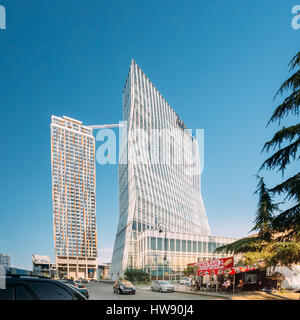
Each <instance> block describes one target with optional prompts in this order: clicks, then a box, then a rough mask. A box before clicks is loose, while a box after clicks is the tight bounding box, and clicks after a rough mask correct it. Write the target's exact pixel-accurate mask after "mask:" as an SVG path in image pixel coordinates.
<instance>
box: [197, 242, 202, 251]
mask: <svg viewBox="0 0 300 320" xmlns="http://www.w3.org/2000/svg"><path fill="white" fill-rule="evenodd" d="M198 252H202V242H201V241H198Z"/></svg>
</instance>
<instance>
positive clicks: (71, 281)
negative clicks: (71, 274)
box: [61, 278, 76, 286]
mask: <svg viewBox="0 0 300 320" xmlns="http://www.w3.org/2000/svg"><path fill="white" fill-rule="evenodd" d="M61 281H62V282H64V283H69V284H72V285H73V286H75V285H76V284H75V281H74V280H73V279H67V278H65V279H62V280H61Z"/></svg>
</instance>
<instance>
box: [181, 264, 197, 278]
mask: <svg viewBox="0 0 300 320" xmlns="http://www.w3.org/2000/svg"><path fill="white" fill-rule="evenodd" d="M197 271H198V267H196V266H187V268H186V269H184V270H183V271H182V272H183V274H184V275H185V276H186V277H189V276H195V275H196V274H197Z"/></svg>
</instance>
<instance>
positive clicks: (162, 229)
mask: <svg viewBox="0 0 300 320" xmlns="http://www.w3.org/2000/svg"><path fill="white" fill-rule="evenodd" d="M157 226H158V232H159V233H163V232H164V233H165V241H164V251H165V253H164V260H163V280H165V264H166V262H167V248H166V242H167V228H166V227H165V226H164V224H163V223H162V222H159V223H158V225H157Z"/></svg>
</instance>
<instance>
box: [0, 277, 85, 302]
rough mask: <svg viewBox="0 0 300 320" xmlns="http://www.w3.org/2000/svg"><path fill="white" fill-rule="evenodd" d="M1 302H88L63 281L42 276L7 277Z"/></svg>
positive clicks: (1, 291)
mask: <svg viewBox="0 0 300 320" xmlns="http://www.w3.org/2000/svg"><path fill="white" fill-rule="evenodd" d="M0 300H87V298H86V297H85V296H84V295H83V294H82V293H80V292H79V291H78V290H76V289H74V288H72V287H71V285H70V284H66V283H64V282H62V281H58V280H53V279H50V278H47V277H41V276H28V275H24V276H23V275H7V276H6V283H5V289H1V290H0Z"/></svg>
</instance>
